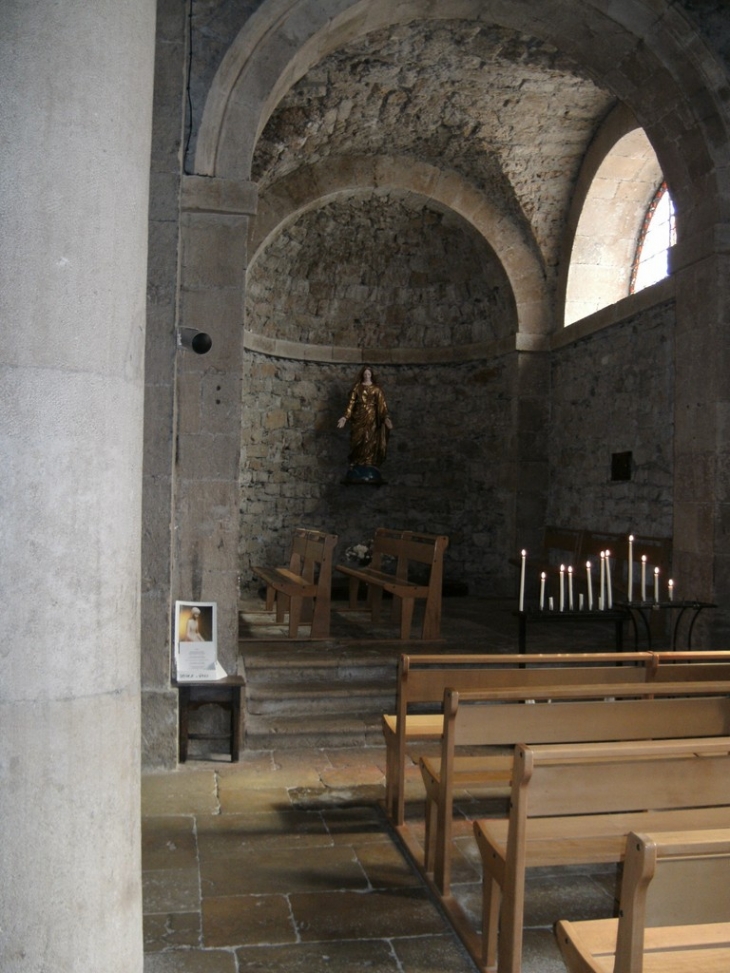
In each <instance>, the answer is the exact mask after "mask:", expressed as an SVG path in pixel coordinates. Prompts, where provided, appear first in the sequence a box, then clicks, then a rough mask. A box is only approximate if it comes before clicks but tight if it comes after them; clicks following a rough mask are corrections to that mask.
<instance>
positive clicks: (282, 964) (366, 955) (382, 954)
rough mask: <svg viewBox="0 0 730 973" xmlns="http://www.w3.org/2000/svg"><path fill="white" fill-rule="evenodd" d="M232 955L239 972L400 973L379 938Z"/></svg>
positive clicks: (244, 950) (395, 961) (249, 950)
mask: <svg viewBox="0 0 730 973" xmlns="http://www.w3.org/2000/svg"><path fill="white" fill-rule="evenodd" d="M236 956H237V958H238V969H239V971H240V973H402V970H401V967H400V966H399V964H398V961H397V959H396V957H395V956H394V955H393V950H392V947H391V946H390V944H389V943H387V942H384V941H382V940H372V939H370V940H355V941H353V942H330V943H300V944H297V945H296V946H285V947H275V946H274V947H260V948H255V947H254V948H252V949H239V950H238V951H237V953H236ZM447 968H448V969H451V968H450V967H442V968H441V969H442V973H443V970H444V969H447ZM414 973H415V971H414ZM454 973H459V971H458V970H455V971H454Z"/></svg>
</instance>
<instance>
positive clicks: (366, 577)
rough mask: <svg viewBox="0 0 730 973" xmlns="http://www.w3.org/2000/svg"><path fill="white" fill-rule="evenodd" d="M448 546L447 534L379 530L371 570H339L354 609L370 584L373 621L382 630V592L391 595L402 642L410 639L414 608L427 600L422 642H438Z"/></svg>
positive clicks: (346, 566)
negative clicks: (391, 565) (362, 590)
mask: <svg viewBox="0 0 730 973" xmlns="http://www.w3.org/2000/svg"><path fill="white" fill-rule="evenodd" d="M448 544H449V539H448V537H446V536H445V535H443V534H422V533H419V532H418V531H413V530H391V529H389V528H387V527H378V528H377V530H376V531H375V536H374V538H373V553H372V558H371V561H370V564H368V565H367V566H366V567H354V566H352V565H349V564H338V565H337V570H338V571H340V572H341V573H342V574H345V575H347V577H348V578H349V586H350V587H349V594H350V599H349V605H350V608H352V609H356V608H357V606H358V592H359V588H360V584H361V583H364V584H366V585H367V589H368V606H369V608H370V618H371V620H372V622H373V624H377V623H378V622H379V621H380V609H381V605H382V599H383V592H384V591H387V592H388V593H389V594H391V595H392V596H393V620H394V621H395V622H396V623H400V637H401V638H402V639H409V638H410V637H411V625H412V622H413V613H414V608H415V603H416V601H421V600H422V601H423V602H424V609H423V627H422V632H421V636H422V638H424V639H437V638H439V635H440V633H441V593H442V587H443V577H444V551H445V550H446V548H447V547H448ZM388 560H392V561H394V562H395V567H394V570H390V569H389V565H388Z"/></svg>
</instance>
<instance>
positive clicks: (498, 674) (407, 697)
mask: <svg viewBox="0 0 730 973" xmlns="http://www.w3.org/2000/svg"><path fill="white" fill-rule="evenodd" d="M728 658H729V659H730V654H729V655H728ZM632 663H633V664H634V665H635V666H636V667H639V666H640V667H641V668H634V666H632ZM583 666H586V667H591V668H594V667H596V666H600V667H601V668H602V670H605V668H606V667H611V668H616V670H617V672H616V674H614V675H613V676H612V678H616V679H620V680H622V681H630V682H643V681H645V680H646V679H647V673H646V671H645V668H646V667H653V666H654V656H652V654H651V653H649V652H639V653H612V652H608V653H607V652H602V653H582V654H579V653H575V654H573V653H571V654H568V655H566V654H562V653H546V654H540V655H497V654H494V655H482V654H479V655H477V654H474V655H426V654H418V655H409V654H405V653H404V654H402V655H401V656H400V659H399V661H398V674H397V681H396V711H395V713H385V714H383V723H382V726H383V736H384V738H385V747H386V772H385V807H386V812H387V814H388V817H389V818H390V819H391V820H392V821H393V823H394V824H396V825H401V824H403V820H404V802H405V784H404V781H405V768H406V749H407V746H408V744H409V743H412V742H414V741H416V740H418V741H422V742H423V741H428V740H438V739H440V737H441V734H442V732H443V715H442V704H443V698H444V691H445V690H446V689H447V688H448V687H453V688H457V689H463V690H469V689H471V690H475V689H498V688H500V687H502V686H516V685H523V684H526V683H527V684H530V685H533V684H539V683H546V682H547V683H550V684H552V683H553V682H555V681H557V682H560V681H561V680H572V681H576V680H578V679H581V681H582V680H583V678H586V679H591V678H592V679H594V680H595V679H598V678H602V674H601V672H598V673H595V674H594V675H587V676H585V677H583V676H582V674H581V673H579V672H574V671H573V672H566V671H565V670H568V669H569V670H575V669H577V668H578V667H583ZM546 670H547V674H543V675H541V674H540V673H545V672H546ZM560 673H562V675H561V674H560ZM414 710H417V711H418V712H414Z"/></svg>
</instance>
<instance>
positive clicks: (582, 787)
mask: <svg viewBox="0 0 730 973" xmlns="http://www.w3.org/2000/svg"><path fill="white" fill-rule="evenodd" d="M609 705H613V704H609ZM728 826H730V737H727V736H725V737H718V738H715V739H704V738H700V739H682V740H651V741H641V740H632V741H624V742H619V743H596V744H580V743H578V744H563V745H560V744H556V745H552V746H550V745H547V746H535V747H527V746H524V745H522V744H520V745H518V746H517V747H516V748H515V764H514V776H513V783H512V791H511V804H510V813H509V818H508V819H493V820H489V819H485V820H481V821H475V822H474V833H475V835H476V839H477V845H478V847H479V851H480V853H481V859H482V867H483V870H484V892H483V933H482V950H481V955H480V957H479V958H478V960H477V961H478V963H479V965H480V967H481V968H482V969H484V970H486V969H488V968H490V969H494V963H495V959H496V960H497V970H498V973H520V970H521V962H522V933H523V924H524V908H525V876H526V869H527V868H532V867H535V866H541V865H550V866H552V867H554V866H557V865H578V864H589V863H599V862H604V863H610V862H615V863H618V862H620V861H622V860H623V856H624V851H625V847H626V839H627V837H628V835H629V833H630V832H631V831H657V830H661V831H679V830H687V829H715V828H727V827H728ZM500 894H501V898H502V903H501V910H500V909H499V900H500ZM556 918H557V917H556ZM498 927H499V936H498V940H497V928H498ZM495 944H496V948H495Z"/></svg>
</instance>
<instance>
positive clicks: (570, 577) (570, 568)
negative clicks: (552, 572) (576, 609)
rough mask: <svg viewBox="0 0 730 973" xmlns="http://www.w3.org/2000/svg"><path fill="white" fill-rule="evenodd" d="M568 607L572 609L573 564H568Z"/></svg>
mask: <svg viewBox="0 0 730 973" xmlns="http://www.w3.org/2000/svg"><path fill="white" fill-rule="evenodd" d="M568 609H569V610H570V611H573V565H572V564H570V565H568Z"/></svg>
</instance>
